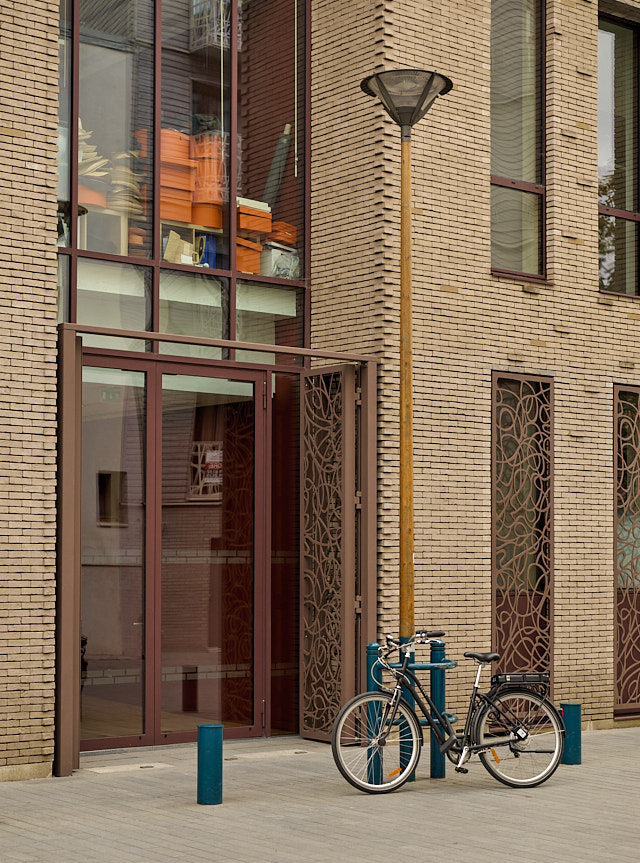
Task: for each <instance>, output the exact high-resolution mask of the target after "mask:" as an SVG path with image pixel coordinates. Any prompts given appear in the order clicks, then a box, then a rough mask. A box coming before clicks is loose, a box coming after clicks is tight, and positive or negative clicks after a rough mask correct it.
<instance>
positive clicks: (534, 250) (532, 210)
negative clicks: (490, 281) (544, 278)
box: [491, 186, 542, 274]
mask: <svg viewBox="0 0 640 863" xmlns="http://www.w3.org/2000/svg"><path fill="white" fill-rule="evenodd" d="M541 224H542V197H541V196H540V195H536V194H533V193H529V192H521V191H519V190H517V189H509V188H505V187H503V186H492V187H491V266H492V267H493V269H496V270H508V271H510V272H515V273H533V274H539V273H541V272H542V261H541V246H542V244H541V242H540V237H541Z"/></svg>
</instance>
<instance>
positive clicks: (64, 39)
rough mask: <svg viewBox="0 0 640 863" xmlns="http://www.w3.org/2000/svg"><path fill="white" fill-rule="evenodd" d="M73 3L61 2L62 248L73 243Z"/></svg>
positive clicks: (59, 217) (59, 41)
mask: <svg viewBox="0 0 640 863" xmlns="http://www.w3.org/2000/svg"><path fill="white" fill-rule="evenodd" d="M69 7H70V0H61V2H60V31H59V35H58V52H59V53H58V57H59V59H58V64H59V65H58V246H59V247H61V248H63V247H65V246H68V245H69V244H70V242H71V236H70V225H71V203H70V201H71V179H70V172H69V152H70V145H71V142H70V138H69V135H70V128H71V53H72V47H71V10H70V8H69Z"/></svg>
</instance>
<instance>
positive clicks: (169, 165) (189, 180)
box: [160, 159, 196, 192]
mask: <svg viewBox="0 0 640 863" xmlns="http://www.w3.org/2000/svg"><path fill="white" fill-rule="evenodd" d="M160 185H161V186H170V187H171V188H172V189H188V190H189V191H190V192H193V190H194V189H195V187H196V162H195V161H194V160H193V159H186V160H183V161H182V162H165V161H164V159H163V160H162V163H161V165H160Z"/></svg>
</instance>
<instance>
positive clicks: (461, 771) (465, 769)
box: [456, 767, 469, 773]
mask: <svg viewBox="0 0 640 863" xmlns="http://www.w3.org/2000/svg"><path fill="white" fill-rule="evenodd" d="M468 772H469V771H468V770H467V768H466V767H456V773H468Z"/></svg>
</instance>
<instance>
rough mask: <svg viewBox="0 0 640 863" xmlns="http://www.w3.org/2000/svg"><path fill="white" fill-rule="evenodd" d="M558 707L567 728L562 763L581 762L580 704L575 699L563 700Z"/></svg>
mask: <svg viewBox="0 0 640 863" xmlns="http://www.w3.org/2000/svg"><path fill="white" fill-rule="evenodd" d="M560 707H561V708H562V716H563V719H564V727H565V728H566V730H567V734H566V737H565V739H564V752H563V754H562V763H563V764H582V705H581V704H580V703H579V702H577V701H565V702H564V703H561V704H560Z"/></svg>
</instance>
